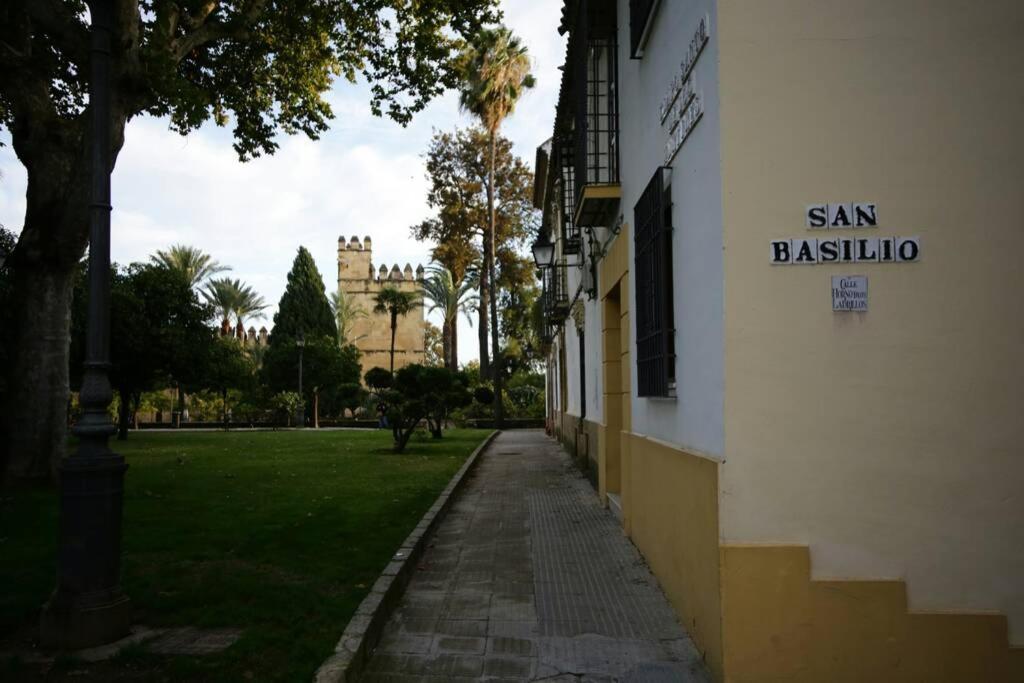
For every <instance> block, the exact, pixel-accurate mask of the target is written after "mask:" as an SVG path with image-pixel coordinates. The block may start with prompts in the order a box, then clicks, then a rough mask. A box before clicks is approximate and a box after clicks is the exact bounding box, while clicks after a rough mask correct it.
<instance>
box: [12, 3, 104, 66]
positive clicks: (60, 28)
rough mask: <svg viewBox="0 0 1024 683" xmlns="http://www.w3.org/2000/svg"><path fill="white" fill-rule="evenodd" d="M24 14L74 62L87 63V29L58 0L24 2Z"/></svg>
mask: <svg viewBox="0 0 1024 683" xmlns="http://www.w3.org/2000/svg"><path fill="white" fill-rule="evenodd" d="M24 7H25V14H26V16H28V18H29V20H30V21H31V22H32V23H33V24H34V25H35V26H37V27H39V28H41V29H42V30H43V31H45V32H46V33H47V34H48V35H49V36H50V37H51V38H52V39H53V42H54V44H56V45H57V47H58V49H60V51H61V52H63V53H64V55H65V56H66V57H67V58H68V59H69V60H70V61H71V62H73V63H75V64H88V63H89V29H88V28H86V26H85V25H84V24H83V23H82V22H81V21H79V18H78V16H76V15H75V13H74V12H73V11H72V10H71V8H70V7H68V6H67V5H65V4H64V3H63V2H60V0H38V1H37V2H29V3H25V5H24Z"/></svg>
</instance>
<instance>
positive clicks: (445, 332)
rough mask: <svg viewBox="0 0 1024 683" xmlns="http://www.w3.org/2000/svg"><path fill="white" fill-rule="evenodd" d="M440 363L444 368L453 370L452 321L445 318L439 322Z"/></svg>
mask: <svg viewBox="0 0 1024 683" xmlns="http://www.w3.org/2000/svg"><path fill="white" fill-rule="evenodd" d="M441 364H442V365H444V368H445V370H454V369H455V368H453V367H452V321H450V320H445V321H444V322H443V323H442V324H441Z"/></svg>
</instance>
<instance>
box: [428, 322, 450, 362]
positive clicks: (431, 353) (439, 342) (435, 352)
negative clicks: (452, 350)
mask: <svg viewBox="0 0 1024 683" xmlns="http://www.w3.org/2000/svg"><path fill="white" fill-rule="evenodd" d="M443 338H444V334H443V333H442V332H441V330H440V328H438V326H437V325H434V324H433V323H431V322H429V321H428V322H427V323H426V324H425V325H424V327H423V364H424V365H426V366H428V367H432V368H439V367H444V365H445V363H446V362H447V359H446V358H445V356H446V355H447V354H446V351H445V348H444V339H443Z"/></svg>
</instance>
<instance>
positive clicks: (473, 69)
mask: <svg viewBox="0 0 1024 683" xmlns="http://www.w3.org/2000/svg"><path fill="white" fill-rule="evenodd" d="M459 69H460V72H461V76H462V81H463V85H462V91H461V92H460V94H459V104H460V105H461V106H462V108H463V110H465V111H468V112H469V113H471V114H473V115H474V116H476V117H477V118H479V119H480V123H482V124H483V126H484V128H485V129H486V130H487V134H488V136H489V138H490V143H491V150H490V160H489V161H490V163H489V164H488V168H487V215H488V226H487V230H486V234H485V235H484V249H483V252H484V267H483V269H482V270H481V277H480V280H481V282H480V285H481V286H480V296H481V299H482V301H481V303H482V305H483V306H484V307H485V308H490V312H491V356H492V358H493V359H494V360H493V365H492V368H493V375H494V393H495V396H496V401H497V403H496V405H495V407H496V410H495V417H496V418H497V422H498V426H499V427H500V426H501V423H502V419H503V417H504V415H503V413H504V411H503V410H502V398H501V394H502V379H503V378H502V374H503V366H502V362H501V358H500V349H501V347H500V343H499V330H498V304H497V301H496V298H497V297H496V296H495V289H496V288H495V284H494V283H495V277H494V251H495V235H494V233H495V225H496V222H497V221H496V218H497V217H496V215H495V210H494V204H495V201H494V165H495V157H496V156H497V147H498V130H499V129H500V128H501V124H502V122H503V121H504V120H505V119H506V118H508V117H509V116H510V115H511V114H512V112H513V111H514V110H515V107H516V102H518V101H519V98H520V97H521V96H522V94H523V91H524V90H526V89H527V88H532V87H533V85H534V78H533V75H532V74H531V73H530V58H529V55H528V54H527V50H526V46H525V45H523V44H522V42H521V41H520V40H519V38H518V37H517V36H515V35H514V34H513V33H512V32H511V31H510V30H508V29H507V28H505V27H504V26H498V27H496V28H485V29H481V30H480V32H479V33H477V34H476V36H474V38H473V40H472V41H471V42H470V44H469V45H468V46H467V47H466V48H465V49H464V50H463V51H462V54H461V55H460V56H459ZM482 332H483V331H482Z"/></svg>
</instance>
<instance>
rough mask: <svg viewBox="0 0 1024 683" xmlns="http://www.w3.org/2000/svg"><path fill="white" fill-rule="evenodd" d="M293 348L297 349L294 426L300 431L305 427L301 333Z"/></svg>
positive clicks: (303, 347)
mask: <svg viewBox="0 0 1024 683" xmlns="http://www.w3.org/2000/svg"><path fill="white" fill-rule="evenodd" d="M295 346H297V347H299V408H298V410H297V411H296V415H295V422H296V426H297V427H299V428H300V429H301V428H302V427H305V426H306V399H305V398H304V397H303V395H302V352H303V350H304V349H305V348H306V335H305V334H303V333H302V332H299V338H298V339H296V340H295Z"/></svg>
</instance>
